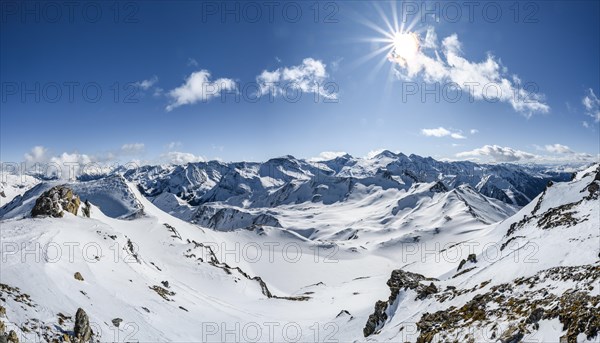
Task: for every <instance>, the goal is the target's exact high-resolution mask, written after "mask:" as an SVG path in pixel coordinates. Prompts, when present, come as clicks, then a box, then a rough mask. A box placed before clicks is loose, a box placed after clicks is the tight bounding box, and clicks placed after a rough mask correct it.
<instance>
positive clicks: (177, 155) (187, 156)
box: [161, 151, 205, 164]
mask: <svg viewBox="0 0 600 343" xmlns="http://www.w3.org/2000/svg"><path fill="white" fill-rule="evenodd" d="M204 160H205V159H204V158H203V157H201V156H196V155H194V154H192V153H189V152H179V151H169V152H168V153H166V154H163V155H161V161H163V162H164V163H170V164H186V163H194V162H203V161H204Z"/></svg>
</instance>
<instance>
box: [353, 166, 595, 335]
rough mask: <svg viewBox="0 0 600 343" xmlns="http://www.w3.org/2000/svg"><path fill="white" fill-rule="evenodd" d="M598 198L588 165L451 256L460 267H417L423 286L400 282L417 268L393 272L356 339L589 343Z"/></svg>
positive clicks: (406, 268)
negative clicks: (388, 293)
mask: <svg viewBox="0 0 600 343" xmlns="http://www.w3.org/2000/svg"><path fill="white" fill-rule="evenodd" d="M599 188H600V166H599V165H596V166H593V167H592V168H589V169H588V170H585V171H582V172H580V173H579V174H578V175H577V177H576V178H575V179H574V180H573V181H571V182H564V183H554V184H552V185H550V186H549V187H548V188H547V189H546V190H545V191H544V192H543V193H542V194H541V195H540V196H538V197H537V198H536V199H535V200H534V201H533V202H532V203H530V204H528V205H527V206H525V207H524V208H523V209H522V210H521V211H519V212H518V213H517V214H515V215H514V216H512V217H511V218H509V219H507V220H505V221H503V222H501V223H499V224H496V225H492V226H490V227H489V229H488V230H487V233H484V234H477V235H474V236H472V237H470V239H469V241H468V242H463V243H461V244H459V245H455V246H452V248H451V249H457V248H458V250H461V251H463V258H465V259H463V260H462V261H461V263H460V264H459V265H458V267H456V269H454V270H447V271H444V270H443V269H439V268H427V267H426V266H425V267H423V266H420V267H419V268H418V271H419V272H420V273H421V272H423V271H425V272H426V273H423V274H424V275H426V276H427V277H429V278H431V279H428V281H427V282H425V281H423V280H425V276H419V277H420V278H421V279H420V280H421V281H419V282H417V283H415V284H410V283H407V281H406V277H407V275H409V274H407V273H410V271H412V270H415V269H416V268H414V267H413V266H407V267H405V268H402V269H399V270H398V271H397V273H396V274H392V276H391V278H390V279H389V280H388V283H387V284H388V286H389V287H390V289H391V292H392V296H391V297H390V299H389V300H388V301H387V302H386V301H382V302H378V303H377V304H376V306H375V312H373V313H372V314H371V316H370V317H369V321H368V322H367V325H366V326H365V330H364V334H365V335H366V336H369V337H373V338H374V339H376V340H382V341H387V340H400V341H404V340H408V341H417V342H446V341H453V340H459V341H475V342H479V341H495V340H499V341H501V342H521V341H530V340H535V341H541V342H558V341H559V340H560V341H561V342H563V341H565V342H597V341H598V339H600V337H599V336H598V334H599V332H600V318H599V317H598V316H597V314H598V313H599V311H600V287H599V286H598V285H599V282H600V254H599V251H600V247H599V244H598V243H599V241H600V231H599V228H600V207H599V205H600V203H599V201H598V199H599V197H600V191H599ZM466 243H468V244H466ZM490 243H493V244H490ZM461 245H462V249H461V248H460V246H461ZM467 246H470V247H471V249H465V248H466V247H467ZM466 250H468V253H469V256H464V255H465V254H464V252H465V251H466ZM425 264H427V262H425ZM442 264H443V263H442ZM437 266H439V263H438V264H437ZM430 267H433V265H430ZM436 269H438V270H439V271H438V272H435V270H436ZM418 275H420V274H418ZM428 284H430V287H429V288H424V287H425V286H427V285H428ZM419 294H420V295H421V296H420V295H419Z"/></svg>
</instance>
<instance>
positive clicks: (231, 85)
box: [166, 70, 237, 112]
mask: <svg viewBox="0 0 600 343" xmlns="http://www.w3.org/2000/svg"><path fill="white" fill-rule="evenodd" d="M233 90H237V86H236V84H235V81H233V80H232V79H227V78H220V79H217V80H215V81H210V72H208V71H207V70H200V71H197V72H193V73H192V74H191V75H190V76H189V77H188V78H187V79H186V80H185V83H184V84H183V85H181V86H179V87H177V88H175V89H172V90H170V91H169V92H168V95H169V97H170V98H171V100H172V101H171V103H170V104H169V105H167V107H166V110H167V111H169V112H170V111H172V110H173V109H175V108H177V107H179V106H183V105H192V104H195V103H197V102H199V101H202V102H207V101H208V100H210V99H211V98H214V97H218V96H219V95H221V92H223V91H233Z"/></svg>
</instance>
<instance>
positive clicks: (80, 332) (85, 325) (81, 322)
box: [73, 308, 93, 343]
mask: <svg viewBox="0 0 600 343" xmlns="http://www.w3.org/2000/svg"><path fill="white" fill-rule="evenodd" d="M73 334H74V335H75V342H77V343H86V342H89V341H90V339H91V338H92V334H93V333H92V328H91V327H90V319H89V318H88V315H87V313H85V311H84V310H83V309H82V308H79V309H77V313H76V314H75V328H74V330H73Z"/></svg>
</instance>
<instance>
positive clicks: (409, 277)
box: [363, 269, 438, 337]
mask: <svg viewBox="0 0 600 343" xmlns="http://www.w3.org/2000/svg"><path fill="white" fill-rule="evenodd" d="M424 281H429V282H430V284H429V285H425V284H424V283H423V282H424ZM431 281H438V280H437V279H432V278H427V277H425V276H423V275H421V274H416V273H411V272H406V271H404V270H401V269H396V270H394V271H392V275H391V276H390V279H389V280H388V282H387V285H388V287H389V288H390V291H391V294H390V297H389V298H388V300H387V301H381V300H379V301H377V303H375V311H374V312H373V314H371V315H370V316H369V318H368V319H367V323H366V325H365V327H364V329H363V334H364V336H365V337H367V336H370V335H372V334H373V333H375V332H377V331H378V330H379V329H381V327H382V326H383V324H384V323H385V322H386V321H387V319H388V314H387V309H388V307H389V306H391V305H392V304H393V303H394V302H395V301H396V298H397V297H398V294H400V291H402V290H408V289H411V290H413V291H415V292H416V293H417V297H416V299H419V300H422V299H425V298H427V297H428V296H429V295H431V294H435V293H437V292H438V289H437V287H436V286H435V285H434V284H433V282H431Z"/></svg>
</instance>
